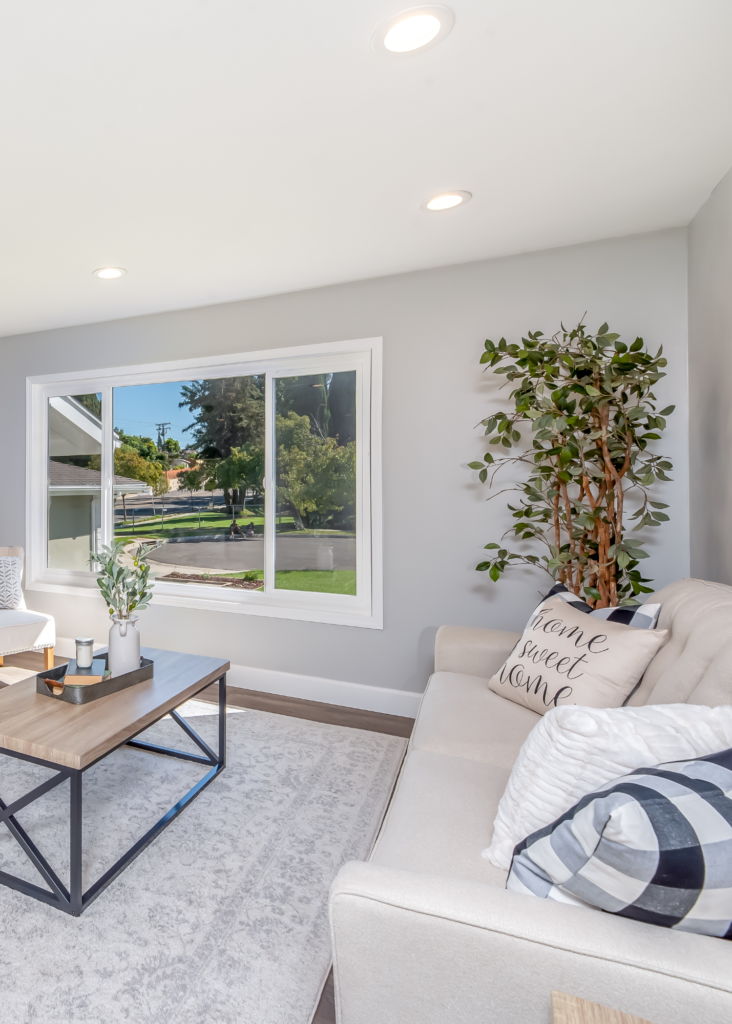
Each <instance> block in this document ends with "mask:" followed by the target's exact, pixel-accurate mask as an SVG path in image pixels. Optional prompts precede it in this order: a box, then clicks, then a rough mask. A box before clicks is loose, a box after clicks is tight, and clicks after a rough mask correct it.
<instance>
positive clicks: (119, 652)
mask: <svg viewBox="0 0 732 1024" xmlns="http://www.w3.org/2000/svg"><path fill="white" fill-rule="evenodd" d="M136 622H137V616H136V615H130V617H129V619H119V618H117V616H116V615H115V616H114V617H113V619H112V628H111V629H110V631H109V670H110V672H111V673H112V675H113V676H121V675H124V674H125V672H133V671H134V670H135V669H138V668H139V667H140V634H139V632H138V629H137V626H136V625H135V623H136Z"/></svg>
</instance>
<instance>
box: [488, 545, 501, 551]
mask: <svg viewBox="0 0 732 1024" xmlns="http://www.w3.org/2000/svg"><path fill="white" fill-rule="evenodd" d="M500 546H501V545H500V544H486V546H485V550H486V551H492V550H493V549H494V548H495V549H496V550H497V549H498V548H500Z"/></svg>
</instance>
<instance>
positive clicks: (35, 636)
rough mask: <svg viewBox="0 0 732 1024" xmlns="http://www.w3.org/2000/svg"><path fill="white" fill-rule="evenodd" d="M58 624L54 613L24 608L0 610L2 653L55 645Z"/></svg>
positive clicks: (0, 652) (0, 650)
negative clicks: (49, 613)
mask: <svg viewBox="0 0 732 1024" xmlns="http://www.w3.org/2000/svg"><path fill="white" fill-rule="evenodd" d="M55 644H56V626H55V623H54V619H53V616H52V615H43V614H42V613H41V612H29V611H25V610H24V609H11V610H4V609H3V610H0V655H5V654H16V653H18V652H20V651H30V650H34V649H35V650H40V649H41V648H42V647H54V646H55Z"/></svg>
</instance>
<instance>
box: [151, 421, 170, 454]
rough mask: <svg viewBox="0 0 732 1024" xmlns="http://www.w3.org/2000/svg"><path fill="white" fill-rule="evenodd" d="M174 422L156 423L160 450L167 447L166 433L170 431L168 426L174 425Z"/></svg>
mask: <svg viewBox="0 0 732 1024" xmlns="http://www.w3.org/2000/svg"><path fill="white" fill-rule="evenodd" d="M172 426H173V424H172V423H156V424H155V427H156V429H157V432H158V451H162V450H163V448H164V447H165V435H166V434H167V433H168V427H172Z"/></svg>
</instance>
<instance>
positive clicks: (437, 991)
mask: <svg viewBox="0 0 732 1024" xmlns="http://www.w3.org/2000/svg"><path fill="white" fill-rule="evenodd" d="M476 856H478V853H477V852H476ZM330 916H331V933H332V942H333V958H334V971H335V990H336V1008H337V1014H338V1021H339V1024H445V1022H447V1021H454V1022H457V1021H459V1022H460V1024H529V1022H530V1024H550V1022H551V1020H552V1011H551V992H552V990H553V989H559V990H561V991H565V992H569V993H571V994H573V995H577V996H580V997H581V998H583V999H588V1000H590V1001H593V1002H597V1003H601V1004H604V1005H607V1006H611V1007H614V1008H616V1009H619V1010H622V1011H624V1012H626V1013H630V1014H635V1015H636V1016H640V1017H642V1018H645V1019H647V1020H651V1021H657V1022H659V1024H661V1022H663V1024H692V1022H694V1024H702V1022H703V1024H723V1022H724V1024H727V1022H728V1021H729V1020H730V1019H732V950H731V949H730V948H729V947H730V943H728V942H724V941H721V940H719V939H714V938H708V937H706V936H700V935H691V934H687V933H684V932H674V931H670V930H668V929H664V928H657V927H655V926H653V925H647V924H642V923H640V922H637V921H631V920H629V919H627V918H621V917H615V916H614V915H610V914H604V913H602V912H601V911H594V910H588V909H584V908H580V907H574V906H569V905H566V904H562V903H556V902H553V901H549V900H540V899H538V898H536V897H533V896H524V895H521V894H519V893H513V892H507V891H506V890H505V889H499V888H493V887H491V886H487V885H481V884H480V883H477V882H464V881H457V880H454V879H449V878H442V877H437V876H432V875H421V874H417V873H415V872H410V871H399V870H396V869H393V868H386V867H382V866H380V865H378V864H365V863H360V862H358V863H357V862H352V863H350V864H346V865H345V866H344V867H343V868H342V869H341V871H340V872H339V873H338V876H337V877H336V879H335V882H334V883H333V886H332V888H331V896H330Z"/></svg>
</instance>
